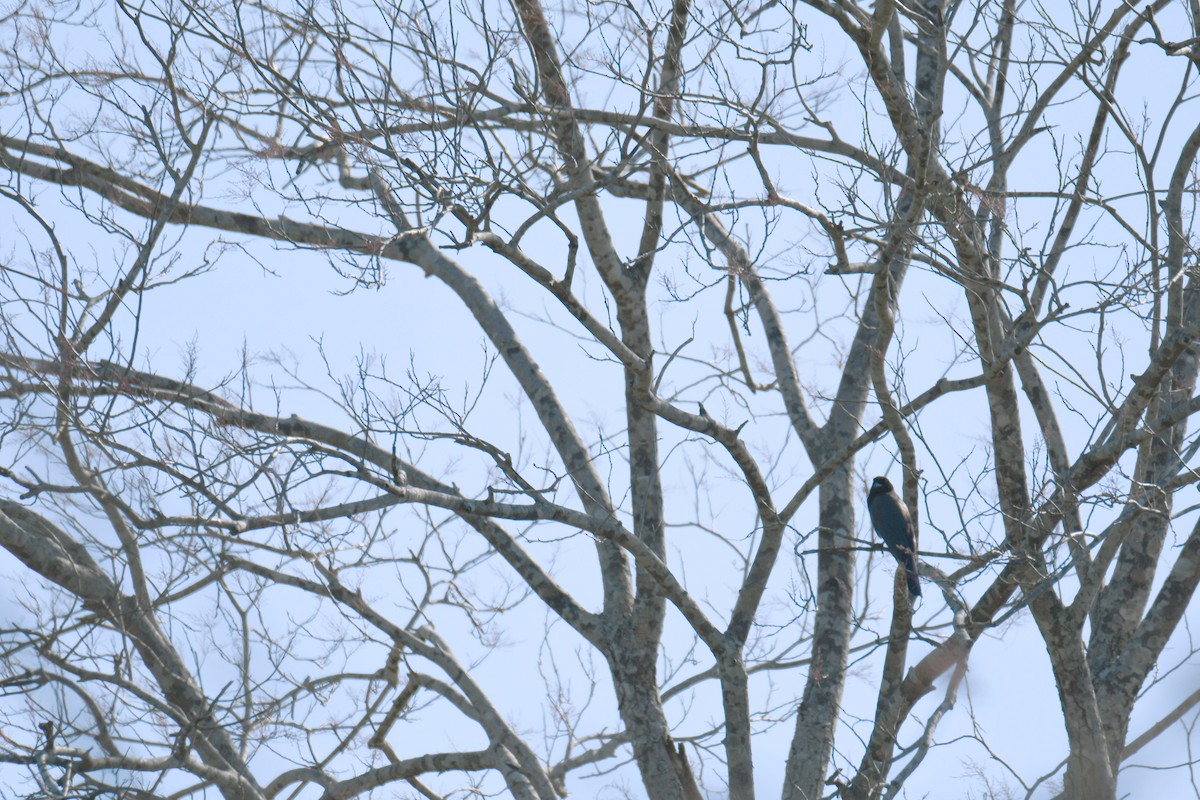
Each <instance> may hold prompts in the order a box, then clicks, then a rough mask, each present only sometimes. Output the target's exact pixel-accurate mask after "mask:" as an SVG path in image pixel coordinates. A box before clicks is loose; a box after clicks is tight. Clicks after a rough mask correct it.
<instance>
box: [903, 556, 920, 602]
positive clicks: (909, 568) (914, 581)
mask: <svg viewBox="0 0 1200 800" xmlns="http://www.w3.org/2000/svg"><path fill="white" fill-rule="evenodd" d="M901 562H902V563H903V564H904V578H905V580H907V581H908V593H909V594H910V595H912V596H913V597H920V596H921V581H920V580H919V579H918V578H917V558H916V556H914V555H913V554H912V553H905V554H904V558H903V559H901Z"/></svg>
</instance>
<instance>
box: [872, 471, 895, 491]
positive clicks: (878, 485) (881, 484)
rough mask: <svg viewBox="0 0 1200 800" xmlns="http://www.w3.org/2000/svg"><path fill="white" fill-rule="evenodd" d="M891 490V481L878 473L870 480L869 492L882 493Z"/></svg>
mask: <svg viewBox="0 0 1200 800" xmlns="http://www.w3.org/2000/svg"><path fill="white" fill-rule="evenodd" d="M890 491H892V482H891V481H889V480H888V479H887V478H885V477H883V476H882V475H880V476H879V477H878V478H876V479H875V480H873V481H871V494H883V493H885V492H890Z"/></svg>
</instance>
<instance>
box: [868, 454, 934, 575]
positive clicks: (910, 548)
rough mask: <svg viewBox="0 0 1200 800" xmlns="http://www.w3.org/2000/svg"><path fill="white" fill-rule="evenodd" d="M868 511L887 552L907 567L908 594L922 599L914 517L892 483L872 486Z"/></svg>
mask: <svg viewBox="0 0 1200 800" xmlns="http://www.w3.org/2000/svg"><path fill="white" fill-rule="evenodd" d="M867 511H868V512H870V514H871V525H873V526H874V527H875V532H876V533H877V534H879V538H880V539H883V543H884V544H886V545H887V549H888V552H889V553H891V554H892V555H893V556H894V557H895V558H896V561H897V562H899V563H900V565H901V566H902V567H904V577H905V578H906V579H907V580H908V593H909V594H911V595H912V596H913V597H920V596H921V583H920V581H918V580H917V542H916V537H914V535H913V533H914V531H913V524H912V517H911V516H909V514H908V508H906V507H905V505H904V502H903V501H902V500H901V499H900V497H899V495H897V494H896V490H895V489H893V488H892V482H891V481H889V480H888V479H887V478H884V477H882V476H880V477H878V478H876V479H875V480H874V481H872V482H871V491H870V492H869V493H868V494H867Z"/></svg>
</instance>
